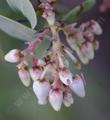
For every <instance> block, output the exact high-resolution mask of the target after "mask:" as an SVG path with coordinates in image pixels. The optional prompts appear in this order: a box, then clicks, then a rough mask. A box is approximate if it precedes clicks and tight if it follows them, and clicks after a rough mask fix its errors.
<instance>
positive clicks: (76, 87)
mask: <svg viewBox="0 0 110 120" xmlns="http://www.w3.org/2000/svg"><path fill="white" fill-rule="evenodd" d="M69 87H70V88H71V90H72V91H73V92H74V93H75V94H76V95H78V96H79V97H82V98H83V97H85V88H84V83H83V80H82V78H81V77H80V76H79V75H76V76H75V78H74V79H73V82H72V84H71V85H69Z"/></svg>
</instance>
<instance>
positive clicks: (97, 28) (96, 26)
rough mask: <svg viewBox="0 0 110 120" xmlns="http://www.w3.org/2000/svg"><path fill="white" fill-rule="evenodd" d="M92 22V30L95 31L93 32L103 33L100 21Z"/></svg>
mask: <svg viewBox="0 0 110 120" xmlns="http://www.w3.org/2000/svg"><path fill="white" fill-rule="evenodd" d="M91 22H92V31H93V33H94V34H96V35H100V34H102V28H101V26H100V25H99V23H97V22H96V21H94V20H92V21H91Z"/></svg>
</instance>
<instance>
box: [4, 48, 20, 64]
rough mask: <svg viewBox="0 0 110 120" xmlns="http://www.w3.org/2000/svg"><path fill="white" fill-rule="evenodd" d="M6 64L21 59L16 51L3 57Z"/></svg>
mask: <svg viewBox="0 0 110 120" xmlns="http://www.w3.org/2000/svg"><path fill="white" fill-rule="evenodd" d="M4 59H5V60H6V61H7V62H10V63H16V62H19V61H20V59H21V53H20V51H19V50H18V49H13V50H10V51H9V52H8V53H7V54H6V55H5V57H4Z"/></svg>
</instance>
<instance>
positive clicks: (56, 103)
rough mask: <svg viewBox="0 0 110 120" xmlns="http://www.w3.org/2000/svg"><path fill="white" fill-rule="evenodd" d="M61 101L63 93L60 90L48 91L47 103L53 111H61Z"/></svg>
mask: <svg viewBox="0 0 110 120" xmlns="http://www.w3.org/2000/svg"><path fill="white" fill-rule="evenodd" d="M62 101H63V92H62V90H61V89H59V88H58V89H51V90H50V91H49V102H50V104H51V106H52V107H53V109H54V110H55V111H59V110H60V109H61V104H62Z"/></svg>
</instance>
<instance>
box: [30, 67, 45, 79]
mask: <svg viewBox="0 0 110 120" xmlns="http://www.w3.org/2000/svg"><path fill="white" fill-rule="evenodd" d="M29 72H30V75H31V78H32V79H33V80H34V81H36V80H38V79H39V78H40V76H41V74H42V72H43V70H42V69H41V68H36V67H35V68H30V70H29Z"/></svg>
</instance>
